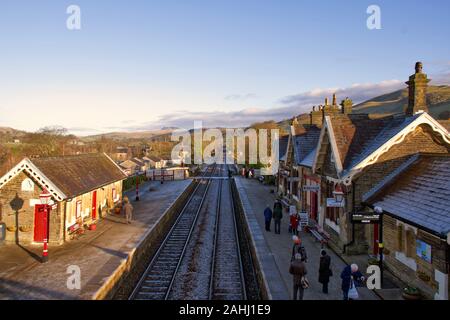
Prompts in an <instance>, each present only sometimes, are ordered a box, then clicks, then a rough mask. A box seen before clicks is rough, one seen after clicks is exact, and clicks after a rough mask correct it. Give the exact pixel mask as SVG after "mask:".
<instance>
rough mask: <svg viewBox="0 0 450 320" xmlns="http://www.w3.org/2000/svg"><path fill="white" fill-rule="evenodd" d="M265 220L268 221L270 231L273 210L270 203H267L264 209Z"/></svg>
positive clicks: (267, 225)
mask: <svg viewBox="0 0 450 320" xmlns="http://www.w3.org/2000/svg"><path fill="white" fill-rule="evenodd" d="M264 222H265V223H266V231H269V232H270V224H271V222H272V210H271V209H270V206H269V205H267V207H266V209H265V210H264Z"/></svg>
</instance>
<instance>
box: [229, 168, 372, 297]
mask: <svg viewBox="0 0 450 320" xmlns="http://www.w3.org/2000/svg"><path fill="white" fill-rule="evenodd" d="M236 184H237V186H238V190H239V192H240V194H241V199H242V202H243V203H244V206H245V207H246V208H245V210H246V211H247V213H248V214H250V215H252V216H254V217H255V218H256V219H255V220H256V222H257V225H256V224H255V225H252V226H251V228H250V229H253V231H252V232H253V233H254V237H255V238H256V240H257V241H256V242H257V245H258V250H259V251H260V252H261V253H262V260H261V259H260V260H261V262H262V266H263V269H264V273H265V275H266V281H267V284H268V286H269V288H270V289H271V291H273V293H274V294H273V299H291V298H292V291H293V290H292V275H291V274H289V266H290V260H291V252H292V235H291V234H290V233H289V232H288V227H289V217H288V215H287V214H285V215H284V216H283V219H282V221H281V234H279V235H278V234H275V233H274V232H273V231H274V225H273V221H272V226H271V231H272V232H266V231H265V228H264V214H263V212H264V209H265V207H266V206H267V204H269V205H270V206H271V207H272V208H273V203H274V201H275V196H276V195H275V194H272V193H270V190H274V189H275V186H266V185H263V184H261V183H260V182H258V181H257V180H255V179H245V178H242V177H236ZM244 199H247V200H244ZM258 226H259V228H257V227H258ZM300 237H301V238H302V241H303V244H304V246H305V248H306V251H307V254H308V263H307V264H306V268H307V271H308V276H307V277H308V280H309V282H310V288H309V289H307V290H305V294H304V299H305V300H342V290H341V279H340V274H341V272H342V270H343V269H344V267H345V266H346V264H345V262H344V261H343V260H342V259H341V258H340V257H339V256H337V255H336V254H335V253H334V252H333V251H332V250H331V249H326V250H327V252H328V254H329V255H330V257H331V265H332V270H333V276H332V277H331V278H330V283H329V294H328V295H326V294H323V293H322V285H321V284H320V283H319V282H318V278H319V259H320V250H321V246H320V243H318V242H316V241H315V239H314V238H313V237H312V236H311V235H310V234H308V233H301V235H300ZM283 291H284V292H283ZM358 291H359V293H360V297H361V299H362V300H378V299H379V297H378V296H377V295H376V294H375V293H374V292H372V291H370V290H368V289H367V288H358Z"/></svg>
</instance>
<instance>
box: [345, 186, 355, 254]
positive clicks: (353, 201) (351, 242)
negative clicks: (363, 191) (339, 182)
mask: <svg viewBox="0 0 450 320" xmlns="http://www.w3.org/2000/svg"><path fill="white" fill-rule="evenodd" d="M355 193H356V186H355V182H353V181H352V213H356V206H355V202H356V201H355ZM354 243H355V224H354V223H353V222H352V240H351V241H350V242H349V243H347V244H345V245H344V249H343V253H344V254H345V253H346V251H347V247H349V246H351V245H353V244H354Z"/></svg>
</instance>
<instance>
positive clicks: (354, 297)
mask: <svg viewBox="0 0 450 320" xmlns="http://www.w3.org/2000/svg"><path fill="white" fill-rule="evenodd" d="M348 298H349V299H352V300H358V299H359V293H358V290H357V289H356V287H355V283H354V282H353V280H352V281H351V282H350V289H349V290H348Z"/></svg>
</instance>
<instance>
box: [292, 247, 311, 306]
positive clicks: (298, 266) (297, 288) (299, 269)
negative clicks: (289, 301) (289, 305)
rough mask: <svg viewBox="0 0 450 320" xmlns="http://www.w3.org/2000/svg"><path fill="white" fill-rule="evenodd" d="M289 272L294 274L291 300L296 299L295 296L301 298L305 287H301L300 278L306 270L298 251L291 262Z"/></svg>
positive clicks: (304, 274)
mask: <svg viewBox="0 0 450 320" xmlns="http://www.w3.org/2000/svg"><path fill="white" fill-rule="evenodd" d="M289 273H290V274H292V275H293V276H294V278H293V280H294V292H293V300H297V296H298V298H299V300H303V293H304V291H305V288H303V285H302V278H303V277H305V276H306V274H307V271H306V266H305V262H304V261H303V259H302V257H301V255H300V254H299V253H297V254H296V255H295V259H294V261H292V262H291V266H290V268H289Z"/></svg>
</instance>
